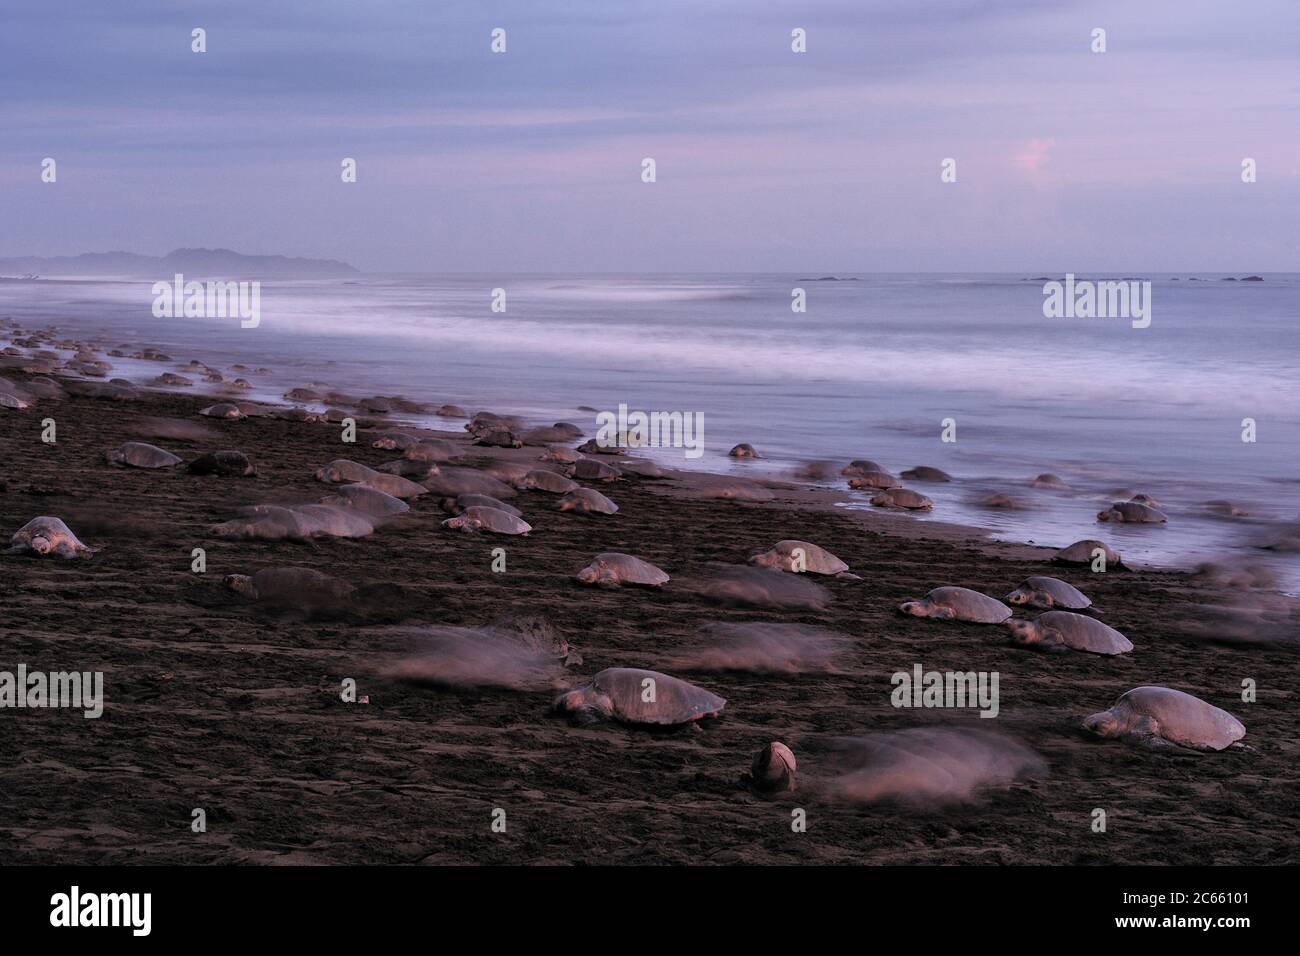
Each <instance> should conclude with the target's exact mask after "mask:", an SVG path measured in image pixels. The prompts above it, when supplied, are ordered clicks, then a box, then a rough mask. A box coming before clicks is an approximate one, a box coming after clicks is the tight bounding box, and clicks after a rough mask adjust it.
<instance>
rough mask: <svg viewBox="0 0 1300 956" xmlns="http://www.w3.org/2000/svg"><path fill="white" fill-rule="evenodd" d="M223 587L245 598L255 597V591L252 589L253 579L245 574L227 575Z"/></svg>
mask: <svg viewBox="0 0 1300 956" xmlns="http://www.w3.org/2000/svg"><path fill="white" fill-rule="evenodd" d="M225 585H226V587H228V588H230V590H232V591H234V592H235V593H237V594H242V595H244V597H247V598H254V599H256V597H257V589H256V588H255V587H253V579H252V578H251V577H249V576H248V575H247V574H227V575H226V577H225Z"/></svg>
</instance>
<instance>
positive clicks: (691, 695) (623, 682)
mask: <svg viewBox="0 0 1300 956" xmlns="http://www.w3.org/2000/svg"><path fill="white" fill-rule="evenodd" d="M726 703H727V701H726V700H725V699H724V698H722V697H719V696H718V695H717V694H713V693H710V692H709V691H707V690H705V689H704V688H702V687H696V686H695V685H694V684H690V683H687V682H686V681H684V680H682V679H681V678H678V677H670V676H668V675H667V674H660V673H659V672H658V671H647V670H641V669H640V668H635V667H610V668H607V669H606V670H603V671H601V672H600V673H599V674H597V675H596V676H595V677H593V678H592V679H591V683H590V684H586V685H584V686H582V687H578V688H575V689H574V690H571V691H569V692H568V693H566V694H562V695H560V697H559V698H557V699H556V701H555V709H556V710H558V711H560V712H562V713H569V714H572V715H573V716H574V717H575V718H576V719H578V720H582V721H587V722H590V721H594V720H600V719H602V718H613V719H614V720H618V721H622V722H623V723H625V724H662V725H666V726H671V725H674V724H685V723H690V722H691V721H693V720H699V719H700V718H701V717H716V716H717V715H718V713H719V712H721V710H722V708H723V707H724V706H726Z"/></svg>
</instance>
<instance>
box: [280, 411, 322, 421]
mask: <svg viewBox="0 0 1300 956" xmlns="http://www.w3.org/2000/svg"><path fill="white" fill-rule="evenodd" d="M272 417H273V418H279V419H283V420H284V421H286V422H318V421H320V416H319V415H315V414H313V413H311V412H309V411H307V409H305V408H280V409H276V410H275V411H274V412H273V413H272Z"/></svg>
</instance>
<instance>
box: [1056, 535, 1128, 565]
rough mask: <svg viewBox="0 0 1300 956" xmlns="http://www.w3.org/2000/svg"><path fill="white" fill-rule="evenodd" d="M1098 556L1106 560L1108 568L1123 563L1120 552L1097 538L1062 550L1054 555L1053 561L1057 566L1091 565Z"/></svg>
mask: <svg viewBox="0 0 1300 956" xmlns="http://www.w3.org/2000/svg"><path fill="white" fill-rule="evenodd" d="M1098 555H1100V556H1102V557H1104V558H1105V560H1106V564H1107V566H1110V565H1118V564H1120V563H1121V562H1120V557H1119V552H1118V551H1115V550H1114V549H1112V548H1111V547H1110V546H1108V545H1107V544H1106V542H1104V541H1098V540H1096V539H1095V538H1085V539H1084V540H1082V541H1076V542H1074V544H1072V545H1070V546H1069V547H1066V548H1062V549H1061V550H1060V551H1058V552H1056V554H1054V555H1052V560H1053V561H1055V562H1056V563H1057V564H1091V563H1092V562H1093V561H1094V560H1096V559H1097V557H1098Z"/></svg>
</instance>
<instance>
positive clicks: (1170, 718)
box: [1083, 687, 1246, 751]
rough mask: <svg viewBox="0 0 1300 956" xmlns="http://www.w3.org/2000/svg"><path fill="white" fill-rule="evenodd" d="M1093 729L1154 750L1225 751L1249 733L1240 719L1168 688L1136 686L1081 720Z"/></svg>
mask: <svg viewBox="0 0 1300 956" xmlns="http://www.w3.org/2000/svg"><path fill="white" fill-rule="evenodd" d="M1083 729H1084V730H1086V731H1088V733H1090V734H1094V735H1096V736H1098V737H1102V738H1107V739H1116V740H1123V741H1126V742H1128V743H1133V744H1137V745H1139V746H1143V747H1150V748H1152V749H1173V750H1180V749H1187V750H1201V751H1210V750H1223V749H1225V748H1227V747H1230V746H1232V745H1233V744H1235V743H1236V742H1237V741H1239V740H1240V739H1241V738H1242V737H1244V736H1246V728H1245V726H1243V725H1242V723H1241V721H1240V720H1238V719H1237V718H1236V717H1234V716H1232V714H1230V713H1228V712H1227V711H1226V710H1222V709H1220V708H1218V707H1215V706H1214V705H1213V704H1209V703H1206V702H1205V701H1203V700H1201V699H1200V698H1199V697H1193V696H1192V695H1191V694H1187V693H1184V692H1183V691H1181V690H1174V689H1172V688H1170V687H1135V688H1133V689H1132V690H1130V691H1126V692H1125V693H1123V694H1121V695H1120V698H1119V700H1117V701H1116V702H1115V706H1114V707H1112V708H1110V710H1103V711H1102V712H1101V713H1099V714H1093V715H1092V716H1091V717H1089V718H1087V719H1086V720H1084V722H1083Z"/></svg>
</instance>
